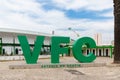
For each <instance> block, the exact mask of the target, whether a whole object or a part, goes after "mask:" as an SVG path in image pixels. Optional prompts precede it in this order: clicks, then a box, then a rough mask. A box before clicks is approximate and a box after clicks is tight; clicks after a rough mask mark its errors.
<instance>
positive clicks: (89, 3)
mask: <svg viewBox="0 0 120 80" xmlns="http://www.w3.org/2000/svg"><path fill="white" fill-rule="evenodd" d="M53 2H54V3H55V4H56V6H58V7H60V8H63V9H66V10H70V9H72V10H80V9H87V10H95V11H100V10H105V9H110V8H112V5H113V4H112V3H113V1H112V0H104V1H101V0H53Z"/></svg>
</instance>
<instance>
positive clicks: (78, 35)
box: [68, 27, 80, 37]
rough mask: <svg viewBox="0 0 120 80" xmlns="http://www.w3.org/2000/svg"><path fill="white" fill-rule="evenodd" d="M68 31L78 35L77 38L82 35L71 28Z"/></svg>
mask: <svg viewBox="0 0 120 80" xmlns="http://www.w3.org/2000/svg"><path fill="white" fill-rule="evenodd" d="M68 30H71V31H73V32H74V33H75V34H76V35H77V37H80V35H79V34H78V33H77V32H76V31H75V30H73V29H72V28H71V27H69V28H68Z"/></svg>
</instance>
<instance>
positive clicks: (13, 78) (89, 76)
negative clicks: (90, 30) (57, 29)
mask: <svg viewBox="0 0 120 80" xmlns="http://www.w3.org/2000/svg"><path fill="white" fill-rule="evenodd" d="M60 61H61V63H66V62H77V61H76V60H75V59H74V58H72V57H70V58H68V57H67V58H65V57H64V58H61V59H60ZM112 61H113V59H111V58H105V57H98V58H97V59H96V60H95V62H106V63H107V64H111V63H112ZM44 62H45V63H47V62H50V60H49V59H40V60H39V61H38V63H44ZM23 63H25V62H24V61H7V62H0V80H120V67H85V68H54V69H13V70H11V69H9V65H11V64H23Z"/></svg>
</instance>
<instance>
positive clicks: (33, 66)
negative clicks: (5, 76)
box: [9, 63, 106, 69]
mask: <svg viewBox="0 0 120 80" xmlns="http://www.w3.org/2000/svg"><path fill="white" fill-rule="evenodd" d="M103 66H106V63H75V64H67V63H65V64H51V63H50V64H21V65H9V69H41V68H80V67H103Z"/></svg>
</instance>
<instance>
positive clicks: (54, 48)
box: [51, 36, 70, 63]
mask: <svg viewBox="0 0 120 80" xmlns="http://www.w3.org/2000/svg"><path fill="white" fill-rule="evenodd" d="M69 42H70V38H69V37H55V36H54V37H52V41H51V43H52V45H51V63H59V54H63V53H68V48H67V47H60V44H62V43H69Z"/></svg>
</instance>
